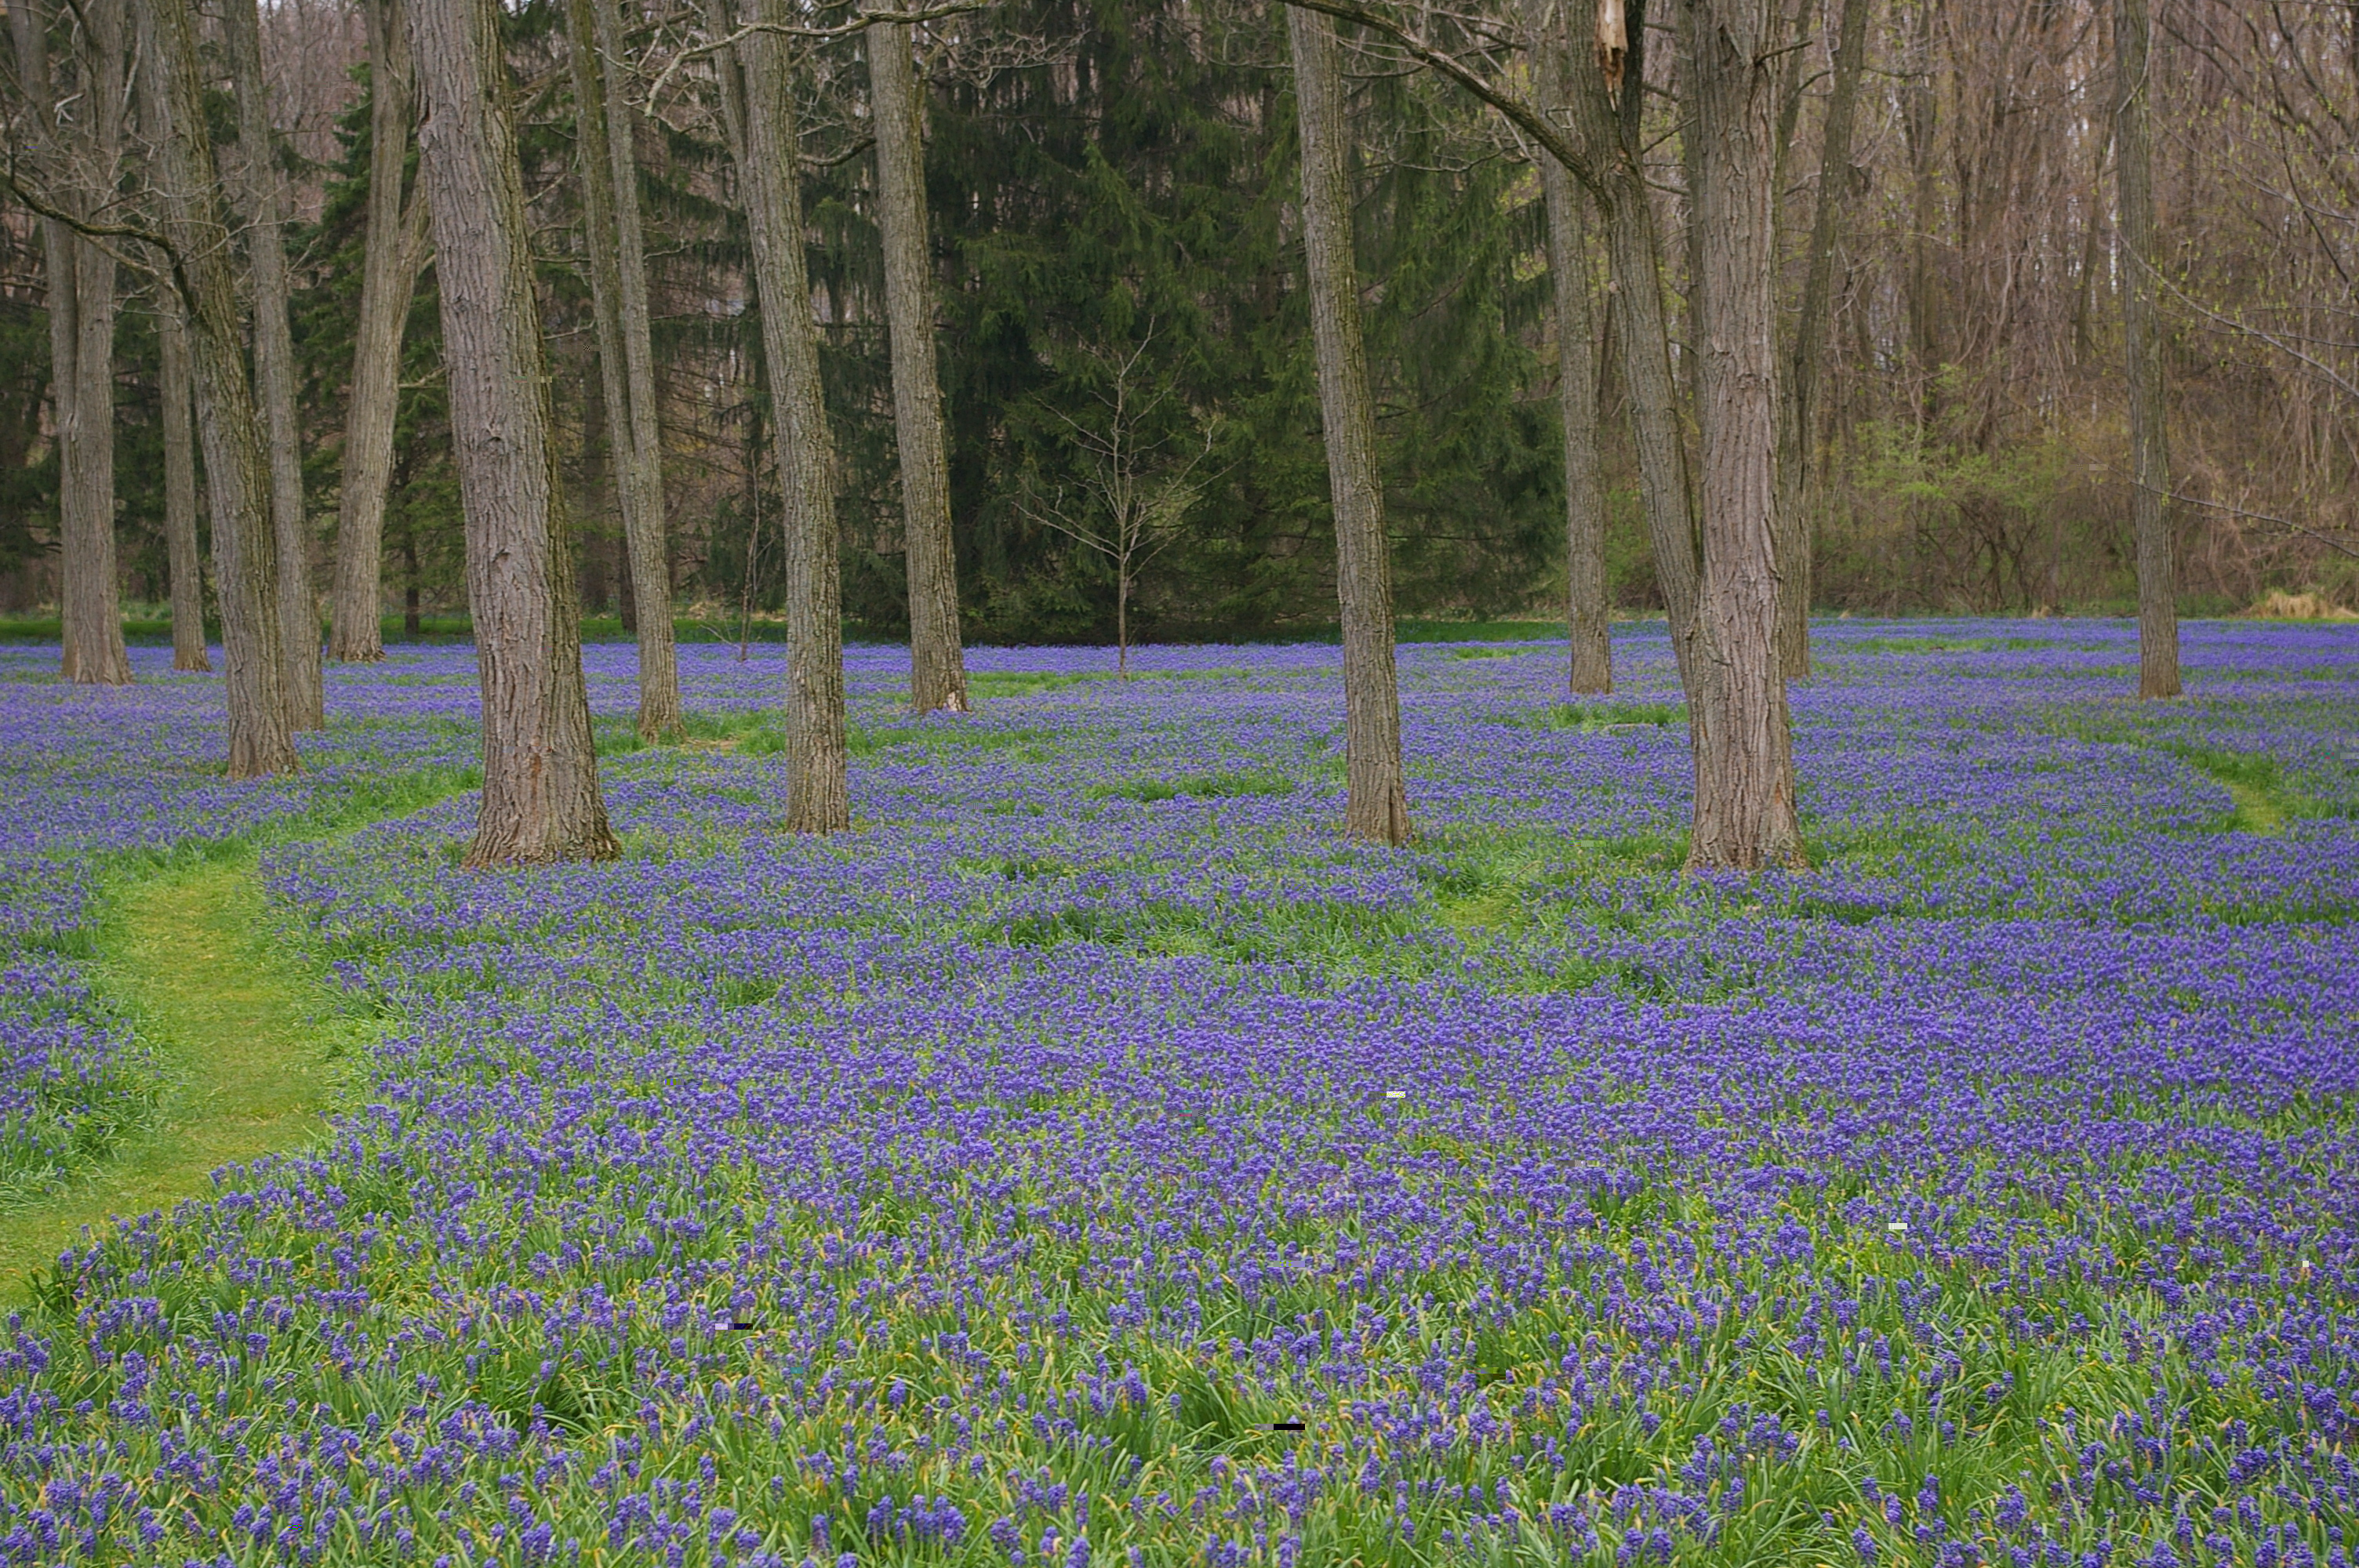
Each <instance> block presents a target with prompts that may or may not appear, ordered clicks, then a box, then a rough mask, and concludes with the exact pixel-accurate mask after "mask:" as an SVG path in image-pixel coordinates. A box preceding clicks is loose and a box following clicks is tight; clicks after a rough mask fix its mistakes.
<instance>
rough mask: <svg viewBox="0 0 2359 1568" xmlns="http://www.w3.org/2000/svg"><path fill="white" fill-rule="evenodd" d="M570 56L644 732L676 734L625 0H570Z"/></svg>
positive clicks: (674, 663) (659, 444) (666, 737)
mask: <svg viewBox="0 0 2359 1568" xmlns="http://www.w3.org/2000/svg"><path fill="white" fill-rule="evenodd" d="M565 12H566V32H567V34H568V42H569V48H568V49H567V55H568V59H569V60H570V62H571V67H572V73H573V101H574V114H575V124H577V126H578V127H579V128H580V134H581V138H582V218H583V227H584V231H585V234H584V237H585V239H586V240H587V243H586V245H585V247H584V248H585V249H586V250H587V251H588V253H589V256H588V259H589V263H590V298H591V311H592V315H593V316H594V317H595V319H596V321H597V329H598V373H599V379H600V383H601V390H602V392H603V395H604V397H605V400H606V430H607V444H608V449H609V450H611V451H612V452H613V454H614V493H615V495H616V497H617V499H618V500H619V501H620V503H621V504H622V511H623V547H624V549H625V551H626V552H627V553H628V555H629V557H630V563H631V573H630V590H629V591H630V592H631V593H632V595H633V596H634V597H635V599H636V603H635V604H634V605H633V609H634V611H636V614H635V616H634V618H633V619H634V625H635V627H636V633H637V641H638V654H639V720H638V727H639V736H640V739H642V740H645V741H676V740H678V739H679V737H680V735H681V734H682V733H683V730H682V728H681V722H680V701H679V656H678V654H676V653H675V652H674V650H673V634H672V624H671V566H670V562H669V551H668V550H667V548H666V546H665V543H664V489H663V433H662V427H661V425H660V423H659V421H658V418H657V408H656V380H655V352H654V349H653V346H652V343H651V341H650V322H649V313H648V308H647V247H646V243H645V241H644V239H643V238H642V235H641V231H640V226H639V170H638V159H637V156H636V151H635V144H634V142H633V137H632V129H631V110H630V104H629V102H628V101H627V99H626V98H625V94H624V91H623V82H622V77H621V73H620V70H619V69H618V66H619V62H620V61H621V59H622V58H623V57H622V27H621V24H620V23H619V21H618V20H617V19H616V17H615V15H614V0H566V7H565Z"/></svg>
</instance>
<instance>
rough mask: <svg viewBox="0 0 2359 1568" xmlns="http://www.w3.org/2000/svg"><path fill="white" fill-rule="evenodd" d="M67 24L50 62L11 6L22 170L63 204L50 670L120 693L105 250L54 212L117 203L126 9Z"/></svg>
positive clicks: (53, 225) (39, 31)
mask: <svg viewBox="0 0 2359 1568" xmlns="http://www.w3.org/2000/svg"><path fill="white" fill-rule="evenodd" d="M70 20H71V24H72V26H71V28H70V36H71V43H70V45H69V47H68V49H67V50H66V54H65V58H64V59H62V60H59V59H53V58H52V57H51V54H50V51H49V25H50V18H49V14H48V13H47V12H46V10H44V9H43V8H42V7H40V6H38V5H34V4H32V3H31V0H27V3H25V4H21V5H13V6H11V7H10V8H9V23H10V27H11V32H12V35H13V37H14V39H15V43H16V74H17V79H18V84H19V87H20V89H21V91H22V92H24V94H25V96H26V99H27V108H28V110H29V115H28V118H27V123H26V126H25V129H26V134H27V141H28V143H29V145H28V146H27V148H26V151H27V154H29V155H30V156H29V159H28V161H29V162H30V163H31V164H32V165H33V167H34V168H35V169H37V170H38V176H39V178H41V179H42V180H44V181H45V182H46V183H47V185H48V187H49V192H50V195H51V198H52V199H53V200H57V201H59V202H60V203H63V205H62V206H61V207H60V214H61V216H58V217H48V218H45V219H44V221H43V222H42V225H41V231H42V232H41V237H42V249H43V257H44V260H45V262H46V265H47V274H48V284H49V299H48V304H49V407H50V416H51V418H52V421H53V422H54V424H55V426H56V428H57V441H58V460H59V461H58V470H59V471H58V534H59V539H58V555H59V569H60V595H59V598H60V604H59V612H60V613H59V620H60V666H59V667H60V673H61V674H62V675H63V676H65V678H66V679H68V680H70V681H77V682H84V683H91V684H96V685H102V686H120V685H122V684H124V683H125V682H127V681H129V680H130V679H131V660H130V655H129V654H128V653H127V652H126V651H125V648H124V645H123V617H122V611H121V607H120V604H119V601H118V600H117V597H116V590H115V577H114V574H115V552H114V319H115V308H116V302H115V262H114V251H113V250H112V249H110V248H109V247H108V246H107V245H106V244H104V243H102V242H101V241H99V240H98V239H97V238H96V237H94V236H92V235H91V234H87V233H82V232H77V231H76V230H75V228H74V227H73V226H72V224H71V222H68V221H67V218H66V216H63V215H62V214H71V215H74V216H78V217H80V218H82V219H84V220H93V219H96V220H103V219H104V218H105V217H106V215H107V212H108V210H109V209H110V208H111V207H112V205H113V204H114V198H115V193H116V184H117V181H118V179H119V178H120V174H121V163H122V151H123V147H122V144H123V114H124V87H125V81H124V36H123V0H90V3H89V4H87V5H78V6H75V7H73V8H72V9H71V16H70ZM60 68H62V69H61V70H60ZM60 77H62V79H63V80H60Z"/></svg>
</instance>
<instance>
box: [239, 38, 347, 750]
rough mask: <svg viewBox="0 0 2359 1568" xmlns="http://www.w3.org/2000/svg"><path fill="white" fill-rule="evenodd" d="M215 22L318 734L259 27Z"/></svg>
mask: <svg viewBox="0 0 2359 1568" xmlns="http://www.w3.org/2000/svg"><path fill="white" fill-rule="evenodd" d="M222 17H223V26H224V27H225V29H226V31H227V33H228V36H229V61H230V74H231V76H232V77H233V78H234V81H235V82H236V86H237V141H238V149H237V151H238V157H237V162H238V175H239V181H238V183H239V185H240V186H241V188H242V189H241V195H242V197H243V200H242V202H241V205H242V206H243V207H244V208H245V213H244V216H245V224H246V230H245V255H246V263H247V270H248V272H249V274H250V277H251V282H252V285H253V297H254V379H255V392H256V394H257V395H259V397H260V400H261V405H262V424H263V430H264V433H265V434H266V436H267V437H268V438H269V442H270V520H271V535H272V537H273V539H274V540H276V542H277V551H278V624H279V632H278V635H279V638H280V651H281V654H282V656H283V657H284V658H285V659H286V661H287V716H288V723H290V724H291V725H293V726H294V727H295V728H296V729H298V730H320V729H324V728H325V727H326V725H327V722H328V719H327V709H326V699H325V695H324V693H323V692H322V690H321V671H320V602H319V599H318V597H317V596H316V595H314V594H313V593H312V591H311V523H310V518H309V517H308V516H306V515H305V514H304V511H303V427H302V425H301V424H300V423H299V421H298V419H297V418H296V414H295V337H294V334H293V333H292V332H291V331H290V330H288V323H287V302H288V281H287V251H286V247H285V242H284V240H283V238H282V237H281V235H280V233H279V230H278V225H279V201H278V169H277V165H276V162H275V161H274V159H273V158H272V157H271V136H270V98H269V89H268V86H267V85H266V83H265V81H264V80H263V75H262V23H261V18H260V16H259V15H258V14H257V12H256V10H255V0H229V3H228V4H227V5H224V6H223V11H222Z"/></svg>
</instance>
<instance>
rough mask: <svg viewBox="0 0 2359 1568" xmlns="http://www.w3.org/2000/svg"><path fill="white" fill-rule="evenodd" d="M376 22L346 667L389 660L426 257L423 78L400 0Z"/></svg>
mask: <svg viewBox="0 0 2359 1568" xmlns="http://www.w3.org/2000/svg"><path fill="white" fill-rule="evenodd" d="M362 10H363V13H364V16H366V18H367V22H368V49H369V194H368V231H367V235H366V238H365V239H364V242H363V245H364V250H363V253H362V258H361V299H360V319H359V321H358V322H357V323H356V324H355V326H354V329H353V372H352V383H351V386H350V388H349V391H348V393H347V397H346V404H345V413H344V448H343V484H342V493H341V495H340V496H339V497H338V500H337V514H336V566H335V574H336V575H335V589H334V592H333V594H332V601H331V606H330V612H329V633H328V654H329V656H330V657H331V658H334V659H338V660H342V661H343V662H346V663H372V662H374V661H375V660H378V659H382V658H384V657H385V635H384V630H383V627H382V626H381V624H380V622H379V621H378V615H379V612H380V610H381V603H380V601H381V600H382V598H383V595H384V588H383V582H384V557H385V505H386V492H387V490H388V489H389V488H390V485H391V482H392V475H393V431H394V421H395V418H396V416H397V415H398V414H399V412H400V407H401V343H402V336H403V332H404V330H405V329H406V328H407V327H408V322H409V303H410V298H411V297H412V295H413V294H414V293H415V291H416V289H417V287H418V274H419V269H420V268H421V267H423V266H424V265H425V261H426V251H427V243H426V227H427V218H426V193H425V191H424V189H412V190H411V191H410V192H409V193H408V198H407V200H406V201H405V200H404V196H403V191H402V187H403V184H404V183H405V180H406V178H407V176H406V172H405V171H406V168H407V166H408V162H409V133H410V124H411V122H412V120H413V118H414V117H415V114H416V112H417V111H416V105H417V81H416V79H415V75H414V73H413V71H412V70H411V66H410V59H409V34H408V28H407V27H406V26H405V25H404V23H403V21H402V18H401V8H400V0H362Z"/></svg>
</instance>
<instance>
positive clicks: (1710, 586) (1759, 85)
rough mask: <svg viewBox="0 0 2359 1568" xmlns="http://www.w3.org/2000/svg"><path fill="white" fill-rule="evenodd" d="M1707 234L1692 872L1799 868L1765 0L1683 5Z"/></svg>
mask: <svg viewBox="0 0 2359 1568" xmlns="http://www.w3.org/2000/svg"><path fill="white" fill-rule="evenodd" d="M1686 3H1687V4H1688V5H1689V6H1690V24H1691V27H1692V28H1693V38H1694V54H1693V57H1692V58H1693V59H1694V62H1695V78H1694V81H1692V82H1691V83H1690V84H1689V85H1690V91H1691V92H1692V93H1693V94H1694V99H1695V102H1694V104H1693V106H1692V108H1691V109H1690V114H1691V115H1692V117H1693V122H1692V123H1693V130H1692V132H1691V135H1692V136H1693V139H1694V140H1695V142H1696V143H1697V144H1698V145H1697V157H1696V168H1697V175H1698V180H1699V184H1698V188H1697V189H1696V191H1695V196H1694V201H1695V216H1694V222H1695V225H1696V228H1697V230H1698V231H1699V238H1700V243H1699V245H1698V248H1697V254H1698V258H1699V268H1700V270H1699V275H1698V276H1697V277H1696V279H1695V280H1694V281H1695V290H1696V293H1697V296H1698V302H1697V305H1696V308H1695V330H1696V340H1697V341H1696V344H1695V349H1696V372H1695V376H1696V426H1697V429H1698V433H1699V435H1700V436H1701V447H1700V450H1701V462H1700V464H1699V470H1700V472H1699V476H1698V477H1699V481H1700V482H1699V485H1698V490H1699V494H1700V499H1701V511H1702V522H1703V561H1702V565H1703V571H1702V591H1701V595H1700V597H1699V602H1698V606H1697V610H1698V618H1699V620H1700V622H1701V634H1700V635H1699V637H1698V639H1697V647H1698V651H1699V653H1700V654H1701V655H1702V657H1701V661H1700V667H1699V668H1698V670H1697V673H1696V676H1695V679H1694V680H1693V682H1692V685H1691V689H1692V690H1694V691H1695V692H1696V694H1697V697H1699V698H1701V700H1691V702H1690V708H1691V709H1692V719H1691V722H1692V724H1693V727H1694V730H1695V751H1696V805H1695V827H1694V833H1693V836H1692V838H1690V841H1689V848H1688V863H1689V864H1690V865H1691V866H1698V867H1730V868H1734V869H1738V870H1755V869H1758V868H1760V867H1764V866H1788V865H1799V864H1800V863H1801V862H1802V842H1801V830H1800V827H1799V822H1798V819H1797V816H1796V813H1795V804H1794V762H1793V753H1792V745H1791V741H1790V739H1789V735H1790V731H1789V729H1788V716H1787V710H1786V683H1785V680H1784V677H1783V674H1782V672H1781V671H1780V669H1779V667H1778V663H1777V547H1776V516H1777V437H1776V428H1777V427H1776V413H1775V403H1776V394H1777V360H1776V351H1775V347H1774V344H1775V339H1774V337H1773V335H1772V334H1773V332H1774V330H1775V322H1774V319H1773V316H1772V305H1773V296H1772V293H1771V276H1772V267H1771V263H1772V259H1773V258H1772V254H1771V252H1772V245H1771V238H1772V235H1773V233H1774V232H1775V230H1774V228H1773V224H1772V218H1771V201H1772V198H1773V195H1774V192H1773V190H1772V183H1773V182H1772V179H1771V168H1772V167H1773V164H1774V161H1775V145H1776V144H1775V140H1774V134H1773V131H1772V126H1771V110H1772V107H1773V105H1774V103H1775V88H1776V83H1775V81H1774V79H1773V77H1772V76H1771V73H1770V69H1769V62H1770V60H1771V59H1772V58H1773V57H1774V53H1775V51H1774V49H1773V48H1772V44H1771V39H1772V37H1773V29H1774V27H1775V26H1776V22H1777V8H1776V6H1775V5H1772V4H1770V3H1769V0H1686Z"/></svg>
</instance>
